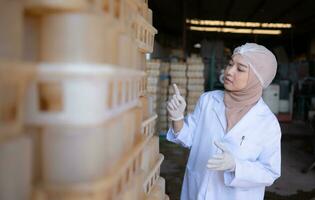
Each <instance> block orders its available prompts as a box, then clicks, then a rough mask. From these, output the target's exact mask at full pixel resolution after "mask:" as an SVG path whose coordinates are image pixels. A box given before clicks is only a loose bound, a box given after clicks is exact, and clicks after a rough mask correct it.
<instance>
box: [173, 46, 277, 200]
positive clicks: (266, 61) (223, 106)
mask: <svg viewBox="0 0 315 200" xmlns="http://www.w3.org/2000/svg"><path fill="white" fill-rule="evenodd" d="M276 69H277V61H276V59H275V56H274V55H273V54H272V53H271V52H270V51H269V50H268V49H267V48H265V47H264V46H261V45H257V44H254V43H246V44H245V45H242V46H240V47H238V48H236V49H235V50H234V52H233V55H232V59H231V61H230V63H229V65H228V66H227V68H226V70H225V73H224V87H225V90H224V91H212V92H206V93H204V94H202V95H201V97H200V98H199V101H198V103H197V105H196V107H195V110H194V112H193V113H191V114H189V115H188V116H187V117H186V118H185V119H184V116H183V114H184V110H185V107H186V103H185V100H184V98H183V97H182V96H180V93H179V91H178V88H177V86H176V85H174V90H175V91H176V92H175V95H174V96H173V97H172V99H171V100H170V101H169V102H168V103H167V109H168V112H169V117H170V119H171V120H172V121H173V123H172V124H173V127H172V128H170V130H169V131H168V133H167V139H168V140H169V141H172V142H175V143H178V144H181V145H183V146H184V147H188V148H190V149H191V150H190V155H189V159H188V163H187V167H186V173H185V177H184V183H183V187H182V193H181V200H247V199H248V200H262V199H263V198H264V192H265V187H266V186H269V185H271V184H272V183H273V182H274V181H275V180H276V179H277V178H278V177H279V176H280V162H281V153H280V139H281V130H280V126H279V123H278V120H277V118H276V117H275V116H274V114H273V113H272V112H271V111H270V109H269V108H268V106H267V105H266V104H265V103H264V101H263V100H262V98H261V96H262V90H263V88H266V87H267V86H268V85H269V84H270V83H271V81H272V80H273V78H274V76H275V74H276Z"/></svg>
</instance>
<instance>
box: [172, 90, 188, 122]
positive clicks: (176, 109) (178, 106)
mask: <svg viewBox="0 0 315 200" xmlns="http://www.w3.org/2000/svg"><path fill="white" fill-rule="evenodd" d="M173 88H174V91H175V94H174V95H173V97H172V98H171V99H170V100H169V101H168V102H167V111H168V114H169V118H170V119H171V120H173V121H179V120H181V119H184V111H185V108H186V101H185V99H184V98H183V97H182V96H181V95H180V92H179V89H178V88H177V85H176V84H173Z"/></svg>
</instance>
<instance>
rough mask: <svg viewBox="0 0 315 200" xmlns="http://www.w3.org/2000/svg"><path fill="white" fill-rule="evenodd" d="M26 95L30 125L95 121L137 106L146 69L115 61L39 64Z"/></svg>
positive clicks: (98, 122) (98, 121)
mask: <svg viewBox="0 0 315 200" xmlns="http://www.w3.org/2000/svg"><path fill="white" fill-rule="evenodd" d="M37 73H38V76H37V80H36V81H35V82H33V83H32V84H31V87H30V89H29V92H28V95H27V102H26V105H27V109H26V118H25V120H26V123H27V124H28V125H62V124H71V125H95V124H100V123H103V122H104V121H105V120H106V119H110V118H112V117H114V116H117V115H119V114H120V113H122V112H124V111H126V110H128V109H130V108H133V107H135V106H136V105H137V104H138V100H139V95H140V93H141V91H140V89H141V88H140V87H139V85H141V81H142V80H143V77H144V73H143V72H142V71H138V70H130V69H117V68H116V67H115V66H112V65H95V64H94V65H92V64H40V65H39V69H38V72H37Z"/></svg>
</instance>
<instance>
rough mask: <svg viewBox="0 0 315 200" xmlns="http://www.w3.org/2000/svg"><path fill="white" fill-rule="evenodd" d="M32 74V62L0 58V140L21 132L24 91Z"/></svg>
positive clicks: (32, 76) (33, 68)
mask: <svg viewBox="0 0 315 200" xmlns="http://www.w3.org/2000/svg"><path fill="white" fill-rule="evenodd" d="M34 76H35V67H34V65H32V64H29V63H23V62H10V61H1V60H0V141H1V140H3V139H5V138H6V137H10V136H12V135H16V134H20V133H21V132H22V127H23V115H24V97H25V92H26V89H27V87H28V84H29V82H30V81H31V79H32V78H34Z"/></svg>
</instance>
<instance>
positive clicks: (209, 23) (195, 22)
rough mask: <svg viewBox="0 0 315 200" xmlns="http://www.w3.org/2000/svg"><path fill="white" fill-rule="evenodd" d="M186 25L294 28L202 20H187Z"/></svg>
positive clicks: (289, 26)
mask: <svg viewBox="0 0 315 200" xmlns="http://www.w3.org/2000/svg"><path fill="white" fill-rule="evenodd" d="M186 23H188V24H192V25H207V26H228V27H252V28H260V27H261V28H292V24H289V23H260V22H242V21H220V20H200V19H186Z"/></svg>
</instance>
